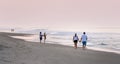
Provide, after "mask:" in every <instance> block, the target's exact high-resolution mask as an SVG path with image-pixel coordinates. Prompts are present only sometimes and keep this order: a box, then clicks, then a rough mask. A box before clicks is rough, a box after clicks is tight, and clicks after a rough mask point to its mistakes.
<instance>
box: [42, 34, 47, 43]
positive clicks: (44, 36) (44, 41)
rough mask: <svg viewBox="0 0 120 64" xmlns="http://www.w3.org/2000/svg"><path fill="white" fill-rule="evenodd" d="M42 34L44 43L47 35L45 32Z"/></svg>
mask: <svg viewBox="0 0 120 64" xmlns="http://www.w3.org/2000/svg"><path fill="white" fill-rule="evenodd" d="M43 36H44V43H45V41H46V36H47V35H46V33H45V32H44V35H43Z"/></svg>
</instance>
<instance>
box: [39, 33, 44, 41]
mask: <svg viewBox="0 0 120 64" xmlns="http://www.w3.org/2000/svg"><path fill="white" fill-rule="evenodd" d="M42 36H43V35H42V32H40V34H39V37H40V43H41V41H42Z"/></svg>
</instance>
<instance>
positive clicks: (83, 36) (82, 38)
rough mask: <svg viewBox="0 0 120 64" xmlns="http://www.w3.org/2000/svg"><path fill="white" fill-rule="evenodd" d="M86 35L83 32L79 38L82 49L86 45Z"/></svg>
mask: <svg viewBox="0 0 120 64" xmlns="http://www.w3.org/2000/svg"><path fill="white" fill-rule="evenodd" d="M87 39H88V38H87V35H86V33H85V32H83V35H82V36H81V40H80V42H82V48H83V49H85V48H86V45H87Z"/></svg>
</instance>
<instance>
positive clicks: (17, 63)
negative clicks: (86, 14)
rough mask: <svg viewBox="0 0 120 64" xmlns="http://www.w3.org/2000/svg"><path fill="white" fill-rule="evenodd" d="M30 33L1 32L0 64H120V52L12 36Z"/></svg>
mask: <svg viewBox="0 0 120 64" xmlns="http://www.w3.org/2000/svg"><path fill="white" fill-rule="evenodd" d="M29 35H30V34H19V33H3V32H1V33H0V64H119V63H120V61H119V60H120V54H115V53H110V52H102V51H94V50H88V49H87V50H82V48H78V49H74V47H70V46H63V45H57V44H48V43H46V44H43V43H42V44H40V43H39V42H28V41H25V40H22V39H16V38H12V37H10V36H29Z"/></svg>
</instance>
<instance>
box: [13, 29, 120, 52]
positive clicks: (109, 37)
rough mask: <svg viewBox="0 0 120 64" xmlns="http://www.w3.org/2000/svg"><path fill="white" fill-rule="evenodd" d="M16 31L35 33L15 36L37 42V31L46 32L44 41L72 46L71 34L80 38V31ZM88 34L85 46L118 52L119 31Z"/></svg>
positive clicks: (80, 45) (119, 49) (38, 30)
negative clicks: (27, 35) (28, 35)
mask: <svg viewBox="0 0 120 64" xmlns="http://www.w3.org/2000/svg"><path fill="white" fill-rule="evenodd" d="M15 32H16V33H27V34H28V33H29V34H35V35H34V36H31V37H18V36H12V37H15V38H21V39H25V40H27V41H33V42H39V32H42V33H44V32H46V33H47V40H46V43H51V44H60V45H66V46H73V45H74V43H73V40H72V39H73V36H74V34H75V33H77V35H78V37H79V38H80V37H81V35H82V32H72V31H71V32H70V31H52V30H47V29H31V30H17V31H15ZM86 35H87V36H88V41H87V48H89V49H93V50H99V51H107V52H115V53H119V54H120V33H107V32H106V33H103V32H101V33H100V32H86ZM78 47H82V43H81V42H78Z"/></svg>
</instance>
